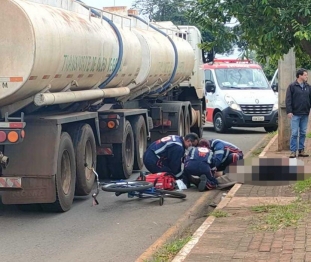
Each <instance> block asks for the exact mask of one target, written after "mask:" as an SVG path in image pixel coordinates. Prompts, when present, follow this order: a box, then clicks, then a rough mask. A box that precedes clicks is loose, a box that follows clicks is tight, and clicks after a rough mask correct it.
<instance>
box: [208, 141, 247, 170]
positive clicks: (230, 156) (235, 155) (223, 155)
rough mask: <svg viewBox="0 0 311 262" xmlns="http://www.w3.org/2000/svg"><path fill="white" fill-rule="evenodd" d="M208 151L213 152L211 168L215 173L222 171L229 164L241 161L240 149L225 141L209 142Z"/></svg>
mask: <svg viewBox="0 0 311 262" xmlns="http://www.w3.org/2000/svg"><path fill="white" fill-rule="evenodd" d="M209 144H210V149H211V151H212V152H213V158H212V161H211V167H212V168H214V167H215V168H216V169H217V171H224V170H225V169H226V168H227V167H228V166H229V165H230V164H232V163H236V162H237V161H238V160H241V159H243V157H244V155H243V152H242V151H241V149H239V148H238V147H237V146H236V145H233V144H231V143H229V142H227V141H224V140H221V139H211V140H209Z"/></svg>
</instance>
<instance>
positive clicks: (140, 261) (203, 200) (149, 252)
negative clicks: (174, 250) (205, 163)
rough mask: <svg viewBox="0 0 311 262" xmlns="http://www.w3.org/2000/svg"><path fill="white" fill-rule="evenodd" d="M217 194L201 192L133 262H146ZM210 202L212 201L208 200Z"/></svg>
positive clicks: (191, 221)
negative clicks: (188, 207) (189, 206)
mask: <svg viewBox="0 0 311 262" xmlns="http://www.w3.org/2000/svg"><path fill="white" fill-rule="evenodd" d="M218 194H219V192H218V191H216V190H215V191H213V190H211V191H207V192H204V193H203V194H202V196H201V197H200V198H199V199H198V200H197V201H196V202H195V204H194V205H193V206H192V207H191V208H190V209H188V210H187V212H185V213H184V215H183V216H182V217H181V218H180V219H178V220H177V222H176V223H175V224H174V225H173V226H171V227H170V228H169V229H168V230H166V232H165V233H164V234H163V235H162V236H160V237H159V238H158V239H157V240H156V241H155V242H154V243H153V244H152V245H151V246H150V247H149V248H148V249H146V250H145V252H144V253H142V254H141V255H140V256H139V257H138V258H137V259H136V260H135V262H146V261H148V259H151V258H152V256H153V255H155V253H156V252H157V251H158V250H159V249H160V248H161V247H162V246H163V245H165V244H166V243H167V242H168V241H170V240H172V239H174V237H176V236H178V235H179V234H180V233H181V232H182V231H183V229H184V228H185V227H187V226H190V225H191V224H192V223H193V222H194V221H195V219H196V218H197V217H196V214H197V213H201V212H202V211H203V209H204V207H206V206H208V203H209V202H208V200H209V198H211V199H212V198H214V197H215V196H217V195H218ZM210 202H212V201H210Z"/></svg>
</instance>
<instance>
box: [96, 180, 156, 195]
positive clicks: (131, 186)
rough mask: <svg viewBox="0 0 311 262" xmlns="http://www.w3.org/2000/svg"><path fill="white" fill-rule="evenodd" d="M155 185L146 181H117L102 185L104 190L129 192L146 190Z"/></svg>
mask: <svg viewBox="0 0 311 262" xmlns="http://www.w3.org/2000/svg"><path fill="white" fill-rule="evenodd" d="M151 187H153V184H152V183H149V182H146V181H129V182H125V181H124V182H115V183H109V184H106V185H104V186H102V190H103V191H107V192H122V193H128V192H133V191H144V190H146V189H148V188H151Z"/></svg>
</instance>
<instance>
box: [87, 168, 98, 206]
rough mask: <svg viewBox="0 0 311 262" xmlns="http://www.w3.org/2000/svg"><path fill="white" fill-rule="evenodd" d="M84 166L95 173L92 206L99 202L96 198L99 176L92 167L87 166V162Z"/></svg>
mask: <svg viewBox="0 0 311 262" xmlns="http://www.w3.org/2000/svg"><path fill="white" fill-rule="evenodd" d="M84 166H85V167H86V168H87V169H88V170H90V171H92V172H93V174H94V175H95V178H96V192H95V193H93V194H92V198H93V206H95V205H98V204H99V203H98V200H97V196H98V194H99V187H100V182H99V176H98V174H97V172H96V171H95V169H94V167H91V168H90V167H88V165H87V164H84Z"/></svg>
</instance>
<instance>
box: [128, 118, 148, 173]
mask: <svg viewBox="0 0 311 262" xmlns="http://www.w3.org/2000/svg"><path fill="white" fill-rule="evenodd" d="M131 122H132V128H133V132H134V150H135V154H134V170H140V169H142V168H143V166H144V162H143V156H144V153H145V151H146V148H147V128H146V123H145V119H144V117H143V116H139V117H135V118H133V119H132V121H131Z"/></svg>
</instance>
